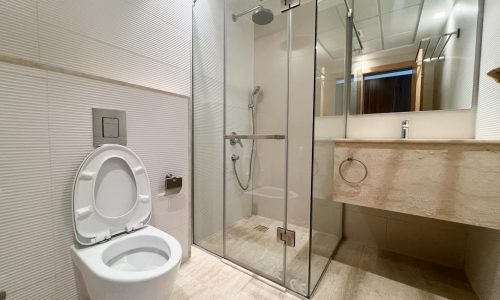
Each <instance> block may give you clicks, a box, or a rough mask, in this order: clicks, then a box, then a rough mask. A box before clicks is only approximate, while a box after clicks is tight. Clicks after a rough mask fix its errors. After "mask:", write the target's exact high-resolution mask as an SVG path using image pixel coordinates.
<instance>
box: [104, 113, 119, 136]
mask: <svg viewBox="0 0 500 300" xmlns="http://www.w3.org/2000/svg"><path fill="white" fill-rule="evenodd" d="M118 128H119V121H118V119H117V118H107V117H103V118H102V137H105V138H117V137H119V136H120V135H119V129H118Z"/></svg>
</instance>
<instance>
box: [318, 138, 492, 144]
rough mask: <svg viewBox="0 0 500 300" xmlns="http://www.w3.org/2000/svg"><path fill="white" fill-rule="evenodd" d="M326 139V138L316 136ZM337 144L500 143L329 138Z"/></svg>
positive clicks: (321, 139)
mask: <svg viewBox="0 0 500 300" xmlns="http://www.w3.org/2000/svg"><path fill="white" fill-rule="evenodd" d="M318 140H320V141H326V140H328V139H327V138H318ZM329 140H330V141H332V142H335V143H337V144H344V143H345V144H347V143H356V144H357V143H372V144H465V145H500V140H475V139H407V140H405V139H329Z"/></svg>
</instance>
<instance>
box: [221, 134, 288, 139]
mask: <svg viewBox="0 0 500 300" xmlns="http://www.w3.org/2000/svg"><path fill="white" fill-rule="evenodd" d="M224 139H226V140H231V139H240V140H284V139H285V135H283V134H228V135H225V136H224Z"/></svg>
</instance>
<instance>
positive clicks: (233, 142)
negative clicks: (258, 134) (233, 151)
mask: <svg viewBox="0 0 500 300" xmlns="http://www.w3.org/2000/svg"><path fill="white" fill-rule="evenodd" d="M231 134H232V135H236V132H234V131H233V132H231ZM229 144H230V145H231V146H234V145H236V144H240V147H241V148H243V143H242V142H241V139H239V138H237V137H233V138H231V139H229Z"/></svg>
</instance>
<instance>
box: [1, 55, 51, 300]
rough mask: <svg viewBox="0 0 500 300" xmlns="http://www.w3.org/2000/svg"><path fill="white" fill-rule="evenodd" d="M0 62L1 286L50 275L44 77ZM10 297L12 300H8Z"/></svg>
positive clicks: (28, 282)
mask: <svg viewBox="0 0 500 300" xmlns="http://www.w3.org/2000/svg"><path fill="white" fill-rule="evenodd" d="M24 70H26V68H24V67H15V66H11V65H5V64H0V166H1V168H0V240H1V242H0V270H1V271H0V286H1V287H2V289H6V290H7V291H8V292H10V291H18V290H21V289H22V288H25V287H29V286H31V285H33V284H34V283H36V282H39V281H41V280H43V279H45V278H47V277H50V276H52V275H53V274H54V263H55V256H54V255H53V253H54V250H55V247H54V239H53V235H52V229H53V225H54V223H53V211H52V205H51V199H52V195H51V178H50V151H49V150H50V149H49V120H48V113H47V105H46V96H45V94H46V92H45V87H46V80H45V78H44V75H45V73H44V72H41V71H33V70H29V69H28V70H27V72H24ZM9 299H10V298H9Z"/></svg>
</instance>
